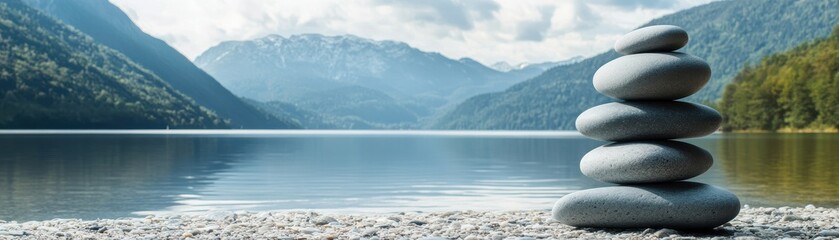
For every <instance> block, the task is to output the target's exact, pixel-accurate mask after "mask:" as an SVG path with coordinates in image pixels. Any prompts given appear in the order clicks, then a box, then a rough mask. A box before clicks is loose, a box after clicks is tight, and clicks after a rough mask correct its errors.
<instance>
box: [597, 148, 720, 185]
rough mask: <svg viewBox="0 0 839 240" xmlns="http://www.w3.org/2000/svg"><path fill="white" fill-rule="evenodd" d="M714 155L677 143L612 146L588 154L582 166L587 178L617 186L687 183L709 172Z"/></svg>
mask: <svg viewBox="0 0 839 240" xmlns="http://www.w3.org/2000/svg"><path fill="white" fill-rule="evenodd" d="M713 163H714V158H713V157H712V156H711V153H709V152H708V151H705V150H704V149H702V148H699V147H697V146H694V145H691V144H687V143H683V142H677V141H641V142H627V143H612V144H608V145H604V146H601V147H598V148H595V149H594V150H591V151H590V152H588V153H587V154H586V155H585V156H583V160H582V161H581V162H580V170H581V171H582V172H583V174H584V175H586V176H588V177H590V178H594V179H597V180H599V181H603V182H609V183H616V184H638V183H660V182H672V181H679V180H685V179H688V178H692V177H696V176H699V175H700V174H702V173H704V172H705V171H708V169H709V168H711V165H713Z"/></svg>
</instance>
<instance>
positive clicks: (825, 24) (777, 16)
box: [431, 0, 839, 130]
mask: <svg viewBox="0 0 839 240" xmlns="http://www.w3.org/2000/svg"><path fill="white" fill-rule="evenodd" d="M837 22H839V1H822V0H777V1H764V0H736V1H720V2H713V3H710V4H706V5H702V6H698V7H694V8H691V9H687V10H684V11H680V12H677V13H674V14H671V15H667V16H664V17H662V18H659V19H656V20H653V21H651V22H650V23H648V24H645V26H646V25H659V24H671V25H677V26H681V27H683V28H684V29H686V30H687V31H688V33H689V34H690V37H691V40H690V43H689V44H688V46H687V47H686V48H685V49H683V50H682V51H684V52H687V53H690V54H693V55H696V56H698V57H701V58H703V59H705V60H706V61H707V62H708V63H709V64H710V65H711V68H712V69H713V75H712V77H711V80H710V82H709V84H708V86H707V87H706V88H705V89H703V90H702V91H700V92H699V93H697V94H696V95H694V96H692V97H690V98H688V99H687V100H689V101H696V102H714V101H716V100H717V99H718V98H719V97H720V96H721V94H722V90H723V88H724V86H725V85H726V84H727V83H729V82H731V79H733V77H734V75H736V74H737V72H739V71H740V69H742V68H743V67H744V66H747V65H749V64H755V63H757V62H759V61H760V60H761V59H762V58H763V57H764V56H767V55H769V54H773V53H777V52H781V51H785V50H788V49H790V48H792V47H795V46H797V45H800V44H802V43H805V42H809V41H813V40H814V39H818V38H824V37H826V36H828V35H829V34H830V32H831V29H832V28H833V25H835V24H836V23H837ZM616 57H618V55H617V54H616V53H615V52H614V51H609V52H607V53H604V54H600V55H598V56H595V57H592V58H589V59H586V60H584V61H582V62H579V63H577V64H571V65H567V66H559V67H556V68H553V69H551V70H549V71H547V72H545V73H543V74H542V75H540V76H538V77H535V78H533V79H531V80H528V81H525V82H522V83H520V84H517V85H515V86H513V87H511V88H510V89H508V90H506V91H504V92H500V93H490V94H485V95H480V96H476V97H473V98H471V99H469V100H466V101H465V102H464V103H462V104H460V105H459V106H458V107H456V108H455V109H454V110H453V111H451V112H449V113H448V114H446V115H444V116H443V117H441V118H439V119H437V120H436V121H435V123H434V124H432V126H431V127H432V128H441V129H563V130H572V129H574V119H575V118H576V117H577V115H579V114H580V113H581V112H582V111H583V110H585V109H587V108H590V107H593V106H596V105H598V104H602V103H604V102H607V101H611V100H610V99H608V98H606V97H604V96H602V95H600V94H598V93H597V92H596V91H595V90H594V87H593V86H592V84H591V78H592V76H593V75H594V72H595V71H597V69H598V68H599V67H600V66H602V65H603V64H605V63H606V62H608V61H610V60H612V59H614V58H616Z"/></svg>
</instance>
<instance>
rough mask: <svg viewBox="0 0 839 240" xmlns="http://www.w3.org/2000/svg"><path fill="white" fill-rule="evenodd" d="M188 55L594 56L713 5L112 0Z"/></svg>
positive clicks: (700, 0) (575, 0) (613, 0)
mask: <svg viewBox="0 0 839 240" xmlns="http://www.w3.org/2000/svg"><path fill="white" fill-rule="evenodd" d="M111 1H112V2H113V3H114V4H116V5H117V6H118V7H120V8H121V9H123V10H124V11H125V12H126V13H128V15H129V16H130V17H131V18H132V19H133V20H134V21H135V22H136V23H137V24H138V25H139V26H140V27H141V28H142V29H143V30H144V31H146V32H148V33H150V34H151V35H153V36H156V37H159V38H161V39H163V40H164V41H166V42H168V43H169V44H170V45H172V46H173V47H175V48H176V49H178V50H179V51H181V52H182V53H183V54H184V55H186V56H187V57H189V58H195V57H196V56H197V55H199V54H200V53H201V52H203V51H204V50H206V49H208V48H210V47H212V46H215V45H216V44H218V43H220V42H222V41H228V40H248V39H253V38H258V37H262V36H265V35H268V34H280V35H283V36H289V35H293V34H301V33H321V34H326V35H340V34H353V35H357V36H360V37H366V38H372V39H377V40H396V41H402V42H406V43H408V44H410V45H412V46H414V47H417V48H419V49H422V50H425V51H435V52H440V53H443V54H444V55H446V56H448V57H451V58H461V57H471V58H474V59H476V60H478V61H481V62H483V63H487V64H490V63H494V62H497V61H507V62H511V63H519V62H539V61H549V60H560V59H566V58H570V57H573V56H578V55H583V56H592V55H594V54H597V53H600V52H603V51H606V50H608V49H609V48H610V47H611V46H612V43H614V41H615V40H616V39H617V38H618V37H620V36H621V35H622V34H624V33H626V32H628V31H630V30H632V29H633V28H635V27H637V26H639V25H641V24H643V23H645V22H647V21H649V20H652V19H653V18H656V17H660V16H662V15H665V14H668V13H672V12H675V11H678V10H681V9H685V8H688V7H692V6H696V5H700V4H704V3H707V2H710V1H713V0H678V1H671V0H652V1H650V0H644V1H641V0H630V1H626V0H620V1H618V0H589V1H586V0H568V1H556V0H495V1H492V0H423V1H412V0H312V1H303V0H299V1H277V0H177V1H171V0H143V1H138V0H111Z"/></svg>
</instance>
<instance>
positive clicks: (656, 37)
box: [615, 25, 690, 55]
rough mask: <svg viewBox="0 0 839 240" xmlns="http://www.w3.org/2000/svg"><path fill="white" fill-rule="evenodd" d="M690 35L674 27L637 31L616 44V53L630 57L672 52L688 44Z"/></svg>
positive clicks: (645, 28)
mask: <svg viewBox="0 0 839 240" xmlns="http://www.w3.org/2000/svg"><path fill="white" fill-rule="evenodd" d="M689 40H690V39H689V38H688V33H687V31H685V30H684V29H682V28H680V27H677V26H673V25H656V26H649V27H644V28H639V29H636V30H635V31H632V32H629V33H627V34H626V35H623V37H621V38H620V39H618V41H617V42H615V51H617V52H618V53H621V54H624V55H629V54H635V53H645V52H670V51H676V50H678V49H679V48H682V47H684V46H685V45H687V44H688V41H689Z"/></svg>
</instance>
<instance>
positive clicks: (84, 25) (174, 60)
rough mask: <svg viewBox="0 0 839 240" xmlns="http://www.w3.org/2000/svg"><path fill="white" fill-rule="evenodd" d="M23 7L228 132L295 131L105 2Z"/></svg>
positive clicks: (70, 0)
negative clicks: (156, 82)
mask: <svg viewBox="0 0 839 240" xmlns="http://www.w3.org/2000/svg"><path fill="white" fill-rule="evenodd" d="M24 3H26V4H28V5H30V6H31V7H33V8H35V9H38V10H41V11H42V12H43V13H46V14H48V15H50V16H53V17H55V18H57V19H59V20H61V21H62V22H64V23H66V24H68V25H70V26H73V27H75V28H76V29H78V30H79V31H81V32H82V33H84V34H87V35H88V36H90V37H92V39H93V41H95V42H97V43H100V44H102V45H105V46H107V47H109V48H112V49H114V50H117V51H119V52H120V53H122V54H124V55H125V56H126V57H127V58H128V59H131V60H132V61H134V62H136V63H137V64H139V65H141V66H143V67H144V68H146V69H148V70H149V71H151V72H152V73H154V74H155V75H157V76H158V77H160V79H162V80H163V81H165V82H167V83H169V85H171V86H172V87H173V88H175V89H176V90H178V91H180V92H181V93H183V94H185V95H187V96H188V97H190V98H192V99H194V100H195V101H196V103H198V104H200V105H201V106H204V107H207V108H209V109H211V110H212V111H214V112H216V113H217V114H218V115H219V116H220V117H222V118H225V119H230V120H231V121H230V125H231V127H233V128H299V126H298V125H295V124H293V123H292V122H291V121H288V120H285V119H284V118H277V117H274V116H271V115H269V114H266V113H263V112H260V111H258V110H256V109H255V108H253V107H252V106H250V105H247V104H245V103H244V102H242V100H241V99H239V98H238V97H236V96H234V95H233V94H232V93H231V92H230V91H228V90H227V89H225V88H224V87H223V86H221V84H219V83H218V82H217V81H216V80H215V79H213V77H211V76H210V75H208V74H207V73H205V72H204V71H202V70H201V69H199V68H198V67H196V66H195V65H194V64H192V62H190V61H189V59H187V58H186V57H184V56H183V55H181V54H180V53H179V52H178V51H177V50H175V49H174V48H172V47H170V46H169V45H168V44H166V42H163V41H162V40H160V39H157V38H154V37H152V36H150V35H148V34H146V33H145V32H143V31H142V30H141V29H140V28H139V27H137V25H135V24H134V22H132V21H131V19H130V18H128V15H126V14H125V13H123V12H122V10H120V9H119V8H117V7H116V6H114V5H113V4H111V3H110V2H109V1H108V0H24Z"/></svg>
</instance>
